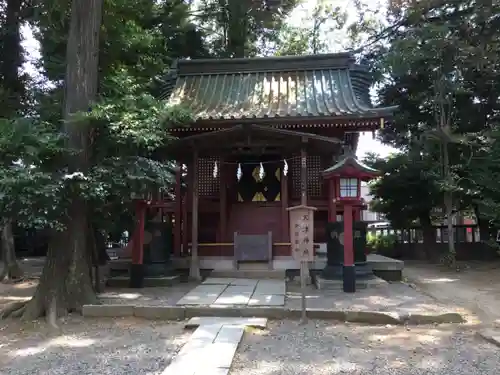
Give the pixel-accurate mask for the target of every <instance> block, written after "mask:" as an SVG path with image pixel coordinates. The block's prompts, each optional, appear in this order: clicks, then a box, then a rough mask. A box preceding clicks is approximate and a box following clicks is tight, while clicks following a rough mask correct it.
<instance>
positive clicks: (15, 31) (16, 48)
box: [0, 0, 24, 281]
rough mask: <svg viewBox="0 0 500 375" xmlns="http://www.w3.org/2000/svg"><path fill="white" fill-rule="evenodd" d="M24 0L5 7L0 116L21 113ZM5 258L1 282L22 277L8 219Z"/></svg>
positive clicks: (5, 225)
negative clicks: (2, 92)
mask: <svg viewBox="0 0 500 375" xmlns="http://www.w3.org/2000/svg"><path fill="white" fill-rule="evenodd" d="M21 5H22V1H21V0H8V1H7V4H6V9H5V24H4V25H3V27H2V31H3V33H2V34H3V35H1V42H2V44H3V51H5V53H3V56H2V59H1V62H0V86H2V88H3V89H4V90H5V94H6V96H5V97H4V98H3V99H4V102H3V103H2V109H0V117H5V118H12V117H15V116H17V115H19V113H20V112H21V111H20V110H21V108H22V102H23V100H22V98H23V96H24V84H23V82H22V80H21V79H20V77H19V68H21V65H22V62H23V58H22V46H21ZM2 260H3V264H4V266H3V270H2V271H1V272H0V281H4V280H5V279H6V278H7V279H19V278H22V277H23V271H22V269H21V267H20V266H19V264H18V263H17V259H16V250H15V246H14V236H13V234H12V221H11V220H8V221H7V222H6V223H5V224H4V226H3V228H2Z"/></svg>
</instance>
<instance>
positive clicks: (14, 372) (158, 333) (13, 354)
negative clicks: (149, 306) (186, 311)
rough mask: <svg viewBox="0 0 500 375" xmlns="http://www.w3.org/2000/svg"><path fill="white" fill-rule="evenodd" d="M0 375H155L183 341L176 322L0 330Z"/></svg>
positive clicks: (72, 322)
mask: <svg viewBox="0 0 500 375" xmlns="http://www.w3.org/2000/svg"><path fill="white" fill-rule="evenodd" d="M0 332H1V335H2V340H1V342H0V374H1V375H4V374H5V375H7V374H8V375H21V374H23V375H24V374H26V375H28V374H29V375H31V374H50V375H58V374H65V375H69V374H99V375H119V374H125V375H126V374H148V375H153V374H161V372H162V371H163V370H164V369H165V368H166V367H167V365H168V364H169V363H170V361H171V360H172V358H173V356H174V355H175V354H176V353H177V351H178V350H179V349H180V347H181V346H182V345H183V344H184V343H185V342H186V341H187V339H188V338H189V335H190V332H189V331H185V330H184V329H183V325H182V324H181V323H166V322H151V321H144V320H138V319H99V320H92V319H85V320H83V318H81V317H70V318H68V319H66V320H65V321H63V322H62V324H61V325H60V330H58V331H54V330H50V329H49V327H47V325H46V324H42V323H31V324H20V323H19V322H14V321H7V322H3V324H2V325H0Z"/></svg>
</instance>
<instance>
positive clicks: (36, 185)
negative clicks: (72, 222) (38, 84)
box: [0, 119, 69, 228]
mask: <svg viewBox="0 0 500 375" xmlns="http://www.w3.org/2000/svg"><path fill="white" fill-rule="evenodd" d="M68 155H69V153H68V152H67V150H66V149H65V148H64V138H63V137H62V136H61V135H59V134H58V133H56V132H54V129H53V128H51V127H50V126H49V125H47V124H44V123H37V122H36V121H35V120H29V119H14V120H1V119H0V161H1V164H0V212H1V217H2V219H3V220H6V219H10V218H15V219H16V221H17V223H18V225H21V226H26V227H35V228H45V227H53V228H58V227H60V225H61V222H60V220H61V217H60V208H61V206H62V205H64V195H65V189H66V188H67V184H66V182H65V181H64V180H63V179H62V178H60V177H57V176H54V174H53V172H52V170H51V168H50V167H51V166H52V165H54V164H55V163H57V162H58V161H59V160H62V159H64V158H65V157H67V156H68Z"/></svg>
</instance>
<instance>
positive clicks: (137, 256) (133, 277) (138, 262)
mask: <svg viewBox="0 0 500 375" xmlns="http://www.w3.org/2000/svg"><path fill="white" fill-rule="evenodd" d="M146 208H147V204H146V202H142V201H141V202H137V204H136V226H135V233H136V236H135V238H134V243H133V247H132V265H131V268H130V287H131V288H142V285H143V281H144V265H143V259H144V222H145V214H146Z"/></svg>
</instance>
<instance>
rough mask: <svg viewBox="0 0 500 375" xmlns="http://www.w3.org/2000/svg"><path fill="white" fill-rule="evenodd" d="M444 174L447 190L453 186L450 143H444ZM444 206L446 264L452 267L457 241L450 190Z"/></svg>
mask: <svg viewBox="0 0 500 375" xmlns="http://www.w3.org/2000/svg"><path fill="white" fill-rule="evenodd" d="M443 172H444V180H445V181H446V184H447V188H449V186H450V185H451V183H452V182H453V181H452V178H451V174H450V158H449V154H448V142H446V141H445V142H443ZM444 206H445V209H446V225H447V227H448V231H447V232H448V254H447V255H446V259H445V261H446V263H447V264H448V265H449V266H450V267H454V266H455V264H456V250H455V239H454V236H453V193H452V192H451V191H449V190H446V191H445V192H444Z"/></svg>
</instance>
